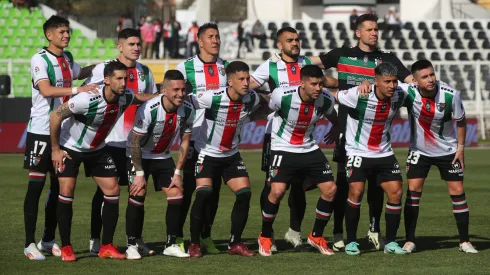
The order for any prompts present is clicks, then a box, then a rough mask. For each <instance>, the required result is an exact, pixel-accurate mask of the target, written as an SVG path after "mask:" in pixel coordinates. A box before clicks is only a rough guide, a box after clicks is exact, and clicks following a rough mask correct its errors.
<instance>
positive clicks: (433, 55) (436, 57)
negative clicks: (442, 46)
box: [430, 52, 441, 61]
mask: <svg viewBox="0 0 490 275" xmlns="http://www.w3.org/2000/svg"><path fill="white" fill-rule="evenodd" d="M430 60H433V61H441V56H440V55H439V53H438V52H433V53H431V54H430Z"/></svg>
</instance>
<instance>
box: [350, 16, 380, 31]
mask: <svg viewBox="0 0 490 275" xmlns="http://www.w3.org/2000/svg"><path fill="white" fill-rule="evenodd" d="M378 19H379V18H378V16H377V15H376V14H373V13H365V14H363V15H361V16H359V17H357V19H356V29H359V28H360V27H361V25H362V23H364V22H366V21H373V22H375V23H378Z"/></svg>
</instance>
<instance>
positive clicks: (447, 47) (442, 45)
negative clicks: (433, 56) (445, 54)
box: [439, 40, 450, 50]
mask: <svg viewBox="0 0 490 275" xmlns="http://www.w3.org/2000/svg"><path fill="white" fill-rule="evenodd" d="M439 48H441V49H445V50H447V49H450V47H449V43H448V42H447V40H442V41H441V44H440V45H439Z"/></svg>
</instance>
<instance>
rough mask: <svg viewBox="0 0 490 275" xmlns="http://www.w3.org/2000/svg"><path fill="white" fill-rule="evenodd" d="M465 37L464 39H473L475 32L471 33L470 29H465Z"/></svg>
mask: <svg viewBox="0 0 490 275" xmlns="http://www.w3.org/2000/svg"><path fill="white" fill-rule="evenodd" d="M463 38H464V39H467V40H469V39H473V34H471V32H470V31H465V32H464V34H463Z"/></svg>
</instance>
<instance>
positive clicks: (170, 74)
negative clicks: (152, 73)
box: [163, 70, 185, 81]
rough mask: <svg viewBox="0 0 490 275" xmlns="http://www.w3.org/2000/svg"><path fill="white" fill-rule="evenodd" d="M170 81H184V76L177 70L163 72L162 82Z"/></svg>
mask: <svg viewBox="0 0 490 275" xmlns="http://www.w3.org/2000/svg"><path fill="white" fill-rule="evenodd" d="M166 80H168V81H170V80H185V79H184V75H183V74H182V73H181V72H180V71H179V70H168V71H166V72H165V76H164V77H163V81H166Z"/></svg>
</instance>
